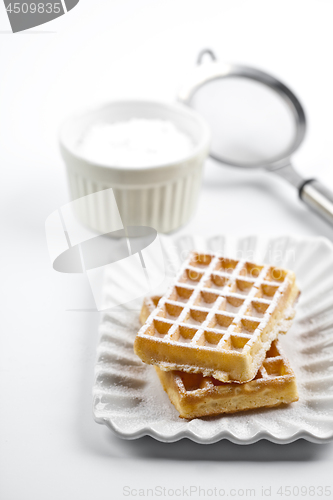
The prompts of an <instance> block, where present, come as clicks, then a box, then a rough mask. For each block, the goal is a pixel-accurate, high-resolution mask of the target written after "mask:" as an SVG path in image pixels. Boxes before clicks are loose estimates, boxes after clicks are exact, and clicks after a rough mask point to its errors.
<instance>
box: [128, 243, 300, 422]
mask: <svg viewBox="0 0 333 500" xmlns="http://www.w3.org/2000/svg"><path fill="white" fill-rule="evenodd" d="M298 295H299V290H298V287H297V285H296V283H295V275H294V273H293V272H292V271H288V270H286V269H281V268H276V267H272V266H269V265H258V264H254V263H252V262H247V261H244V260H234V259H228V258H225V257H223V256H221V255H218V254H206V253H205V254H204V253H197V252H193V253H191V255H190V256H189V258H188V259H187V261H186V262H185V264H184V265H183V267H182V269H181V270H180V272H179V274H178V276H177V277H176V280H175V283H174V285H173V286H172V287H171V288H170V289H169V290H168V291H167V293H166V294H165V295H164V296H163V297H152V298H150V299H146V300H145V301H144V304H143V307H142V311H141V321H142V323H144V324H143V326H142V328H141V329H140V331H139V332H138V334H137V336H136V339H135V343H134V350H135V352H136V354H137V355H138V356H139V357H140V358H141V359H142V361H144V362H145V363H148V364H152V365H155V369H156V371H157V374H158V376H159V378H160V381H161V383H162V385H163V387H164V389H165V391H166V392H167V394H168V396H169V398H170V400H171V402H172V403H173V404H174V406H175V407H176V408H177V410H178V411H179V413H180V416H181V417H183V418H189V419H190V418H196V417H203V416H207V415H216V414H220V413H233V412H236V411H240V410H249V409H251V408H261V407H271V406H277V405H279V404H281V403H291V402H293V401H297V399H298V394H297V387H296V379H295V375H294V373H293V371H292V369H291V367H290V365H289V362H288V360H287V359H286V357H285V356H284V355H283V353H282V351H281V348H280V346H279V343H278V340H277V338H278V335H279V334H280V333H286V332H287V331H288V329H289V328H290V326H291V323H292V320H293V317H294V314H295V311H294V308H293V307H294V304H295V302H296V300H297V297H298Z"/></svg>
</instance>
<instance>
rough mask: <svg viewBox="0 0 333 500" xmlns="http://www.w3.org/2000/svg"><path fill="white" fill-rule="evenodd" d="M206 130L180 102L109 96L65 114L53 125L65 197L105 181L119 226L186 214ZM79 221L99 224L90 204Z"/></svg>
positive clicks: (173, 223) (158, 222)
mask: <svg viewBox="0 0 333 500" xmlns="http://www.w3.org/2000/svg"><path fill="white" fill-rule="evenodd" d="M209 141H210V133H209V129H208V126H207V125H206V123H205V121H204V120H203V119H202V118H201V116H200V115H199V114H198V113H196V112H194V111H193V110H191V109H188V108H186V107H185V106H182V105H180V104H166V103H158V102H150V101H115V102H112V103H109V104H106V105H104V106H102V107H100V108H98V109H95V110H90V111H87V112H85V113H82V114H80V115H77V116H74V117H72V118H70V119H68V120H67V121H66V122H65V123H64V124H63V125H62V127H61V130H60V147H61V152H62V156H63V158H64V160H65V163H66V167H67V173H68V179H69V185H70V194H71V198H72V199H73V200H74V199H76V198H80V197H82V196H85V195H88V194H91V193H94V192H96V191H101V190H103V189H108V188H110V187H111V188H113V191H114V195H115V198H116V201H117V205H118V209H119V212H120V215H121V217H122V221H123V224H124V225H126V226H137V225H139V226H150V227H153V228H155V229H156V230H157V231H160V232H165V233H166V232H169V231H172V230H175V229H177V228H178V227H180V226H182V225H183V224H185V223H186V222H187V221H188V220H189V219H190V217H191V216H192V214H193V212H194V209H195V206H196V202H197V198H198V194H199V189H200V184H201V175H202V168H203V164H204V161H205V159H206V157H207V155H208V151H209ZM90 211H91V213H89V214H87V216H86V217H87V220H85V221H83V222H85V223H86V224H87V225H89V226H91V227H93V228H95V229H97V230H101V229H102V227H101V224H100V222H99V217H100V216H99V214H101V213H102V214H103V215H102V217H103V219H104V221H105V218H107V217H108V207H107V206H105V207H100V206H98V207H97V206H94V205H91V206H90Z"/></svg>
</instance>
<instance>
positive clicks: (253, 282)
mask: <svg viewBox="0 0 333 500" xmlns="http://www.w3.org/2000/svg"><path fill="white" fill-rule="evenodd" d="M287 274H288V272H287V271H285V270H283V269H278V268H274V267H272V266H268V265H266V266H258V265H256V264H253V263H251V262H248V261H245V260H238V261H237V260H233V259H227V258H224V257H221V256H218V255H215V256H214V255H210V254H199V253H192V254H191V255H190V257H189V259H188V260H187V261H186V263H185V265H184V266H183V268H182V270H181V272H180V273H179V275H178V276H177V279H176V283H175V285H174V286H173V288H172V289H171V292H169V293H168V294H167V295H166V296H165V298H163V299H162V300H161V301H160V302H159V305H158V307H157V309H156V310H155V312H154V314H153V315H152V316H151V318H150V319H149V320H148V322H147V323H146V325H144V326H143V328H142V329H141V330H140V332H139V334H140V335H144V336H146V335H148V336H150V337H151V338H155V339H159V340H160V341H162V342H167V343H170V342H171V343H172V344H180V345H182V346H183V347H185V348H187V347H188V348H192V347H195V348H196V349H198V348H199V349H209V350H212V349H217V350H219V351H234V352H239V353H242V352H243V350H244V347H245V346H246V345H247V344H248V343H249V345H250V344H251V343H252V344H253V343H255V342H256V340H257V338H258V337H259V336H260V334H261V331H262V330H263V328H264V327H265V326H266V325H267V323H268V321H269V319H270V316H271V315H272V313H273V312H274V310H275V309H276V307H277V305H278V302H279V298H280V297H281V296H283V294H284V293H285V290H286V286H287V285H288V280H287V279H286V277H287Z"/></svg>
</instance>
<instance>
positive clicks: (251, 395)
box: [140, 296, 298, 419]
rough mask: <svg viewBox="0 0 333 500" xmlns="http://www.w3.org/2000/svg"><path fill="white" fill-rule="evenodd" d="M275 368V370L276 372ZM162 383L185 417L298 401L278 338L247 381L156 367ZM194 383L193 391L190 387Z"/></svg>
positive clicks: (151, 302) (149, 308) (145, 311)
mask: <svg viewBox="0 0 333 500" xmlns="http://www.w3.org/2000/svg"><path fill="white" fill-rule="evenodd" d="M160 299H161V297H160V296H153V297H147V298H145V299H144V301H143V305H142V309H141V314H140V320H141V323H144V322H145V321H146V320H147V319H148V317H149V315H150V314H151V313H152V312H153V311H154V309H155V307H156V306H157V304H158V302H159V300H160ZM274 369H275V371H276V373H275V375H274ZM155 370H156V373H157V375H158V377H159V379H160V381H161V384H162V386H163V388H164V390H165V392H166V393H167V394H168V396H169V398H170V401H171V402H172V404H173V405H174V406H175V408H176V409H177V410H178V412H179V414H180V416H181V417H182V418H187V419H193V418H200V417H206V416H212V415H218V414H223V413H235V412H238V411H244V410H251V409H255V408H264V407H265V408H267V407H274V406H279V405H281V404H283V403H285V404H288V403H292V402H294V401H298V391H297V384H296V377H295V375H294V372H293V371H292V369H291V367H290V364H289V362H288V359H287V358H286V356H285V354H284V353H283V350H282V349H281V346H280V344H279V342H278V341H277V340H275V341H273V343H272V345H271V347H270V350H269V351H268V352H267V353H266V357H265V361H264V362H263V364H262V366H261V367H260V368H259V371H258V373H257V375H256V377H255V379H254V380H252V381H250V382H246V383H244V384H237V383H222V382H218V381H216V380H214V379H213V378H212V377H203V376H201V375H196V374H188V373H186V372H183V373H182V372H180V371H163V370H161V369H160V368H158V367H157V366H155ZM186 381H187V386H189V385H190V386H191V390H187V388H186Z"/></svg>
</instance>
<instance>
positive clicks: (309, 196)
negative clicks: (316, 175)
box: [299, 179, 333, 225]
mask: <svg viewBox="0 0 333 500" xmlns="http://www.w3.org/2000/svg"><path fill="white" fill-rule="evenodd" d="M299 196H300V198H301V200H302V201H304V203H305V204H306V205H308V206H309V207H310V208H311V209H312V210H313V211H314V212H316V213H317V214H318V215H320V216H321V217H322V218H323V219H325V220H326V222H329V223H330V224H332V225H333V192H332V191H330V190H329V189H327V187H326V186H324V185H323V184H322V183H321V182H319V181H317V180H316V179H308V180H306V181H304V182H303V184H302V185H301V187H300V188H299Z"/></svg>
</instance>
